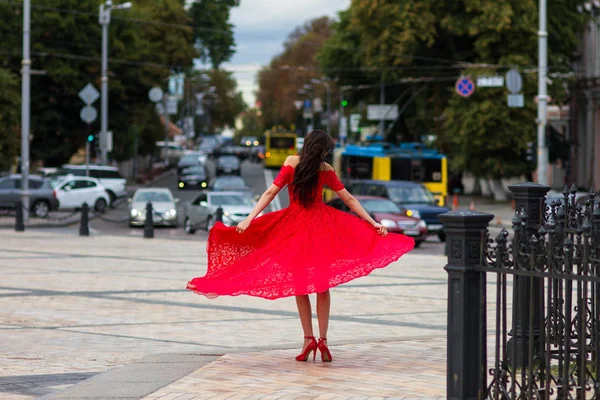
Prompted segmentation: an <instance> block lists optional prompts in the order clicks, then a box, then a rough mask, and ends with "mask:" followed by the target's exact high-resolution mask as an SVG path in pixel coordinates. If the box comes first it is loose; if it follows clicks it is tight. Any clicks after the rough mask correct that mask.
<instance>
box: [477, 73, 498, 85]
mask: <svg viewBox="0 0 600 400" xmlns="http://www.w3.org/2000/svg"><path fill="white" fill-rule="evenodd" d="M502 86H504V77H502V76H499V75H495V76H478V77H477V87H502Z"/></svg>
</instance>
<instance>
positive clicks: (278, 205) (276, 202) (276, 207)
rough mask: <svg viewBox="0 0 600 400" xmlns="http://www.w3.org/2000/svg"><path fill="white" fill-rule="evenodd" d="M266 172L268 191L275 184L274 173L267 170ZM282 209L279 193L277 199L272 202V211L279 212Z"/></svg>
mask: <svg viewBox="0 0 600 400" xmlns="http://www.w3.org/2000/svg"><path fill="white" fill-rule="evenodd" d="M264 171H265V183H266V184H267V189H268V188H270V187H271V185H272V184H273V171H271V170H270V169H265V170H264ZM281 208H282V207H281V200H280V199H279V193H278V194H277V196H275V198H274V199H273V201H272V202H271V209H272V210H273V211H279V210H281Z"/></svg>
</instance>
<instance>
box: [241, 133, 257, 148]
mask: <svg viewBox="0 0 600 400" xmlns="http://www.w3.org/2000/svg"><path fill="white" fill-rule="evenodd" d="M240 144H241V145H242V146H248V147H252V146H254V147H256V146H258V145H259V144H260V143H259V141H258V138H257V137H256V136H242V138H241V139H240Z"/></svg>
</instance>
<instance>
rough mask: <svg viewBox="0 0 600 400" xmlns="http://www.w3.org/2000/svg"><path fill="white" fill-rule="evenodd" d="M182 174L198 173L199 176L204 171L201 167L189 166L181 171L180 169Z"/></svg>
mask: <svg viewBox="0 0 600 400" xmlns="http://www.w3.org/2000/svg"><path fill="white" fill-rule="evenodd" d="M181 174H182V175H199V176H205V175H206V174H205V171H204V168H203V167H190V168H186V169H184V170H183V171H181Z"/></svg>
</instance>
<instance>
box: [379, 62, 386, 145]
mask: <svg viewBox="0 0 600 400" xmlns="http://www.w3.org/2000/svg"><path fill="white" fill-rule="evenodd" d="M379 104H381V105H384V104H385V85H384V84H383V73H382V74H381V83H380V84H379ZM384 130H385V120H384V119H383V116H382V117H381V119H380V120H379V134H380V135H381V136H383V131H384Z"/></svg>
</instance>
